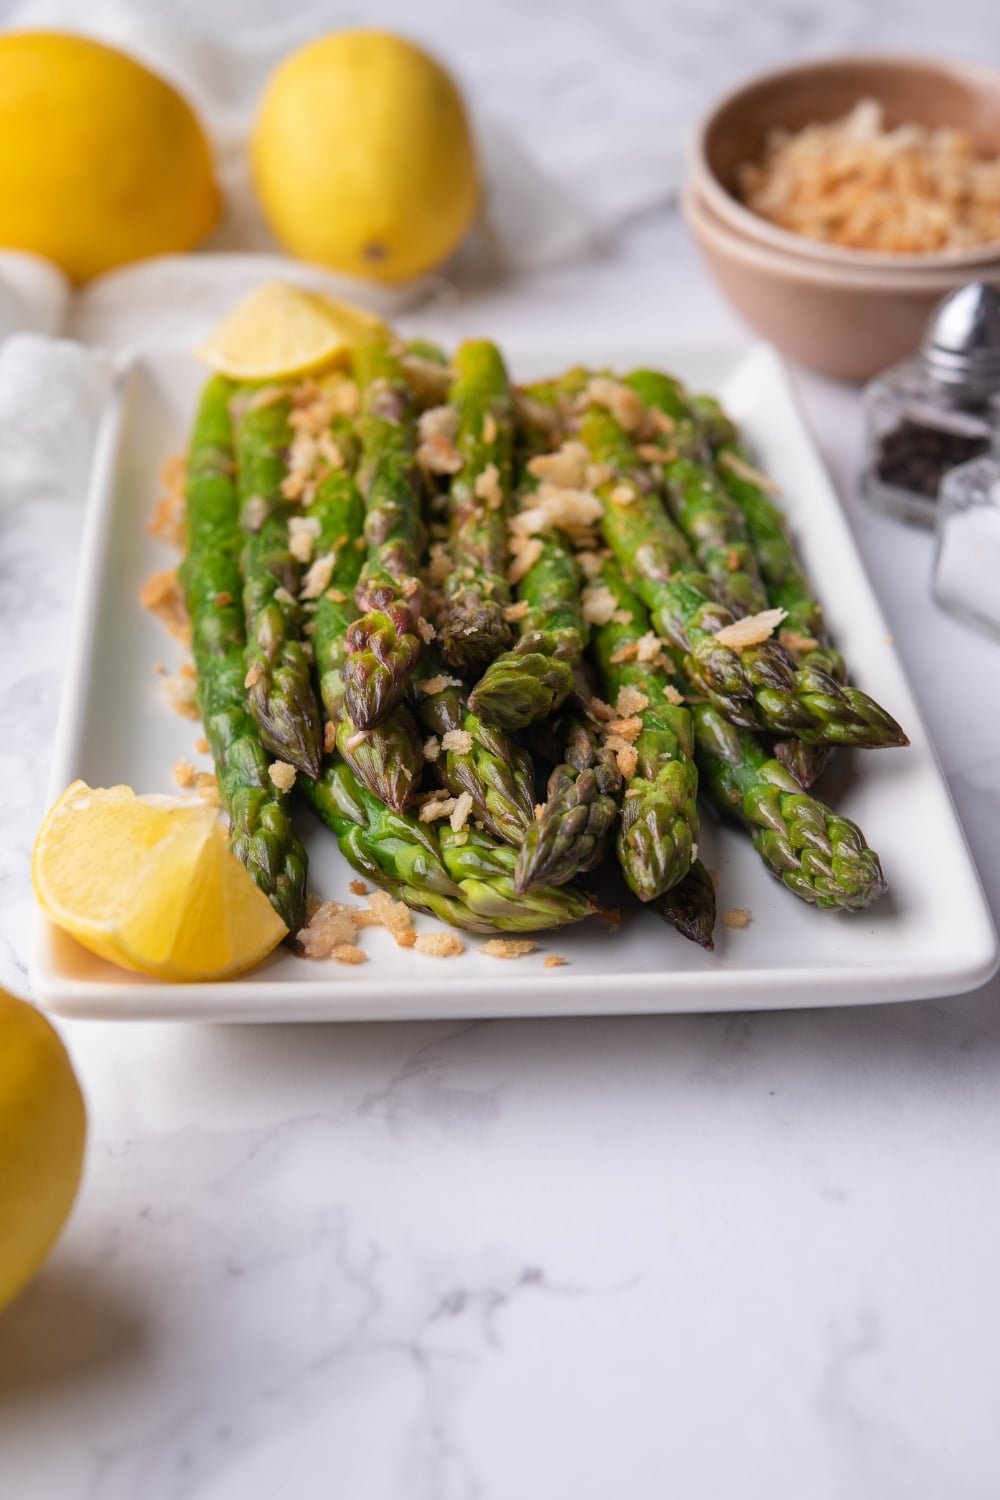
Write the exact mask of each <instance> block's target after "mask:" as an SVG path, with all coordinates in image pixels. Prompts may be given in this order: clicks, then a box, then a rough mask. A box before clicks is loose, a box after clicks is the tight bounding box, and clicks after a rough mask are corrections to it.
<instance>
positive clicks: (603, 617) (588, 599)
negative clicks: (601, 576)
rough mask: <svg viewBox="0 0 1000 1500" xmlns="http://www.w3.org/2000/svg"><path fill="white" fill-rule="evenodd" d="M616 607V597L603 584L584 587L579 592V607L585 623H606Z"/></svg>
mask: <svg viewBox="0 0 1000 1500" xmlns="http://www.w3.org/2000/svg"><path fill="white" fill-rule="evenodd" d="M617 607H618V601H617V599H616V598H615V596H614V594H613V593H612V592H611V590H610V589H609V588H608V587H607V586H606V585H605V584H599V585H593V586H591V587H590V588H585V589H584V590H583V592H582V593H581V594H580V608H581V611H582V614H583V619H584V623H585V624H587V625H607V624H608V623H609V621H610V620H611V619H612V617H613V616H614V613H615V610H616V609H617Z"/></svg>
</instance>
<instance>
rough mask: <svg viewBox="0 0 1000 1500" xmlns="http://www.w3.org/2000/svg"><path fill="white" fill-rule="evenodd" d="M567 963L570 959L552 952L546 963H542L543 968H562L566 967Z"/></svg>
mask: <svg viewBox="0 0 1000 1500" xmlns="http://www.w3.org/2000/svg"><path fill="white" fill-rule="evenodd" d="M567 963H568V959H565V958H563V957H562V955H561V954H560V953H550V954H549V956H548V958H547V959H545V961H544V963H543V964H542V968H543V969H561V968H564V967H565V965H566V964H567Z"/></svg>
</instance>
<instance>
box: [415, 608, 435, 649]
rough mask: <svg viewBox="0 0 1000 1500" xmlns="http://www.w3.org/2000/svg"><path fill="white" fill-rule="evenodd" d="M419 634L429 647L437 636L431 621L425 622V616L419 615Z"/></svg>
mask: <svg viewBox="0 0 1000 1500" xmlns="http://www.w3.org/2000/svg"><path fill="white" fill-rule="evenodd" d="M417 634H418V635H419V637H420V639H421V640H422V641H423V643H424V645H425V646H429V645H430V643H431V641H432V640H433V639H434V637H435V636H436V635H437V631H436V630H435V629H434V626H433V625H432V624H431V622H430V620H425V619H424V617H423V615H419V616H418V617H417Z"/></svg>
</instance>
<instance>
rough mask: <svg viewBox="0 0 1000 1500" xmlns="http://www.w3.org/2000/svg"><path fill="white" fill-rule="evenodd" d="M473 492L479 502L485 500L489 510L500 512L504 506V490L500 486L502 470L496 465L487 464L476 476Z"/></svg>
mask: <svg viewBox="0 0 1000 1500" xmlns="http://www.w3.org/2000/svg"><path fill="white" fill-rule="evenodd" d="M473 492H474V493H475V496H476V499H477V500H484V501H485V502H486V505H487V508H488V509H489V510H500V508H501V506H502V505H503V490H502V488H501V486H500V470H499V469H498V468H497V466H496V464H487V465H486V468H485V469H484V470H483V472H482V473H481V474H478V475H477V476H476V482H475V484H474V485H473Z"/></svg>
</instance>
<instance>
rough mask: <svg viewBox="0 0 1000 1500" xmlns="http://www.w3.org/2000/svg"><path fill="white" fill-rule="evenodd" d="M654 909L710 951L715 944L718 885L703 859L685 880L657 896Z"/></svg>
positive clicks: (693, 866)
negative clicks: (713, 936)
mask: <svg viewBox="0 0 1000 1500" xmlns="http://www.w3.org/2000/svg"><path fill="white" fill-rule="evenodd" d="M653 910H654V911H655V912H656V913H657V915H658V916H661V917H662V918H663V920H664V921H665V922H669V923H670V925H671V927H676V929H677V931H678V932H679V933H680V934H681V936H682V937H686V938H689V939H690V941H691V942H692V943H699V944H700V945H701V947H702V948H707V949H708V950H709V952H711V950H712V949H713V948H714V947H715V943H714V942H713V941H712V928H713V927H714V926H715V886H714V884H713V883H712V877H711V875H709V873H708V871H707V870H706V869H705V866H704V865H703V864H702V862H701V860H700V859H696V860H695V861H694V863H693V864H692V866H691V868H690V870H688V872H687V874H686V875H685V876H684V879H683V880H679V881H678V882H677V884H676V885H674V886H671V888H670V890H669V891H665V892H664V894H663V895H662V896H658V897H657V899H656V900H655V901H654V902H653Z"/></svg>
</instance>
